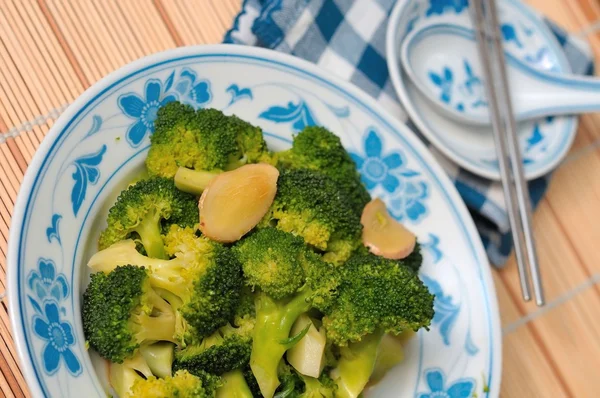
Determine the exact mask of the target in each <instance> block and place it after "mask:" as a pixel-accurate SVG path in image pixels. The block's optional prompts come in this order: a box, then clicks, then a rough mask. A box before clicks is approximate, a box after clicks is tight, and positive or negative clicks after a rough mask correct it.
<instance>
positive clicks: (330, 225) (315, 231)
mask: <svg viewBox="0 0 600 398" xmlns="http://www.w3.org/2000/svg"><path fill="white" fill-rule="evenodd" d="M262 224H263V225H275V226H276V227H277V228H278V229H280V230H282V231H285V232H290V233H292V234H294V235H298V236H301V237H302V238H303V239H304V241H305V242H306V243H308V244H310V245H312V246H314V247H316V248H317V249H319V250H323V251H325V254H324V256H323V258H324V259H325V261H328V262H330V263H334V264H341V263H343V262H344V261H345V260H346V259H347V258H348V257H349V256H350V255H351V253H352V251H353V250H354V249H355V248H356V247H357V246H358V245H359V244H360V240H361V231H362V225H361V224H360V218H359V217H358V216H357V215H356V214H355V213H354V212H353V211H352V208H351V207H350V206H349V204H348V202H347V201H346V200H344V199H343V198H342V196H341V195H340V191H339V189H338V187H337V185H336V184H335V182H334V181H333V180H331V179H330V178H329V177H327V176H325V175H324V174H321V173H319V172H317V171H311V170H306V169H298V170H285V171H284V172H282V173H281V175H280V176H279V180H278V181H277V194H276V196H275V200H274V201H273V205H272V206H271V210H270V211H269V212H268V213H267V215H266V216H265V220H264V222H263V223H262Z"/></svg>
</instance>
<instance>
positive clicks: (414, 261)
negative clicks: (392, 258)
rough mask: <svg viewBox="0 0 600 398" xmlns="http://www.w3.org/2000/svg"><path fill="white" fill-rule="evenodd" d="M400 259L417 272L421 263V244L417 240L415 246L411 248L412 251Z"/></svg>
mask: <svg viewBox="0 0 600 398" xmlns="http://www.w3.org/2000/svg"><path fill="white" fill-rule="evenodd" d="M400 261H401V262H402V264H404V265H406V266H407V267H408V268H410V269H412V270H413V271H414V272H415V273H418V272H419V270H420V269H421V265H422V264H423V254H422V253H421V245H420V244H419V242H418V241H417V243H415V248H414V249H413V251H412V253H410V254H409V255H408V257H406V258H404V259H402V260H400Z"/></svg>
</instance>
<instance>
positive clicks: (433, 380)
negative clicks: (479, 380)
mask: <svg viewBox="0 0 600 398" xmlns="http://www.w3.org/2000/svg"><path fill="white" fill-rule="evenodd" d="M425 379H426V380H427V385H428V386H429V390H430V391H431V392H428V393H420V394H419V395H418V398H469V397H471V396H472V395H473V390H475V380H473V379H471V378H468V379H467V378H463V379H458V380H456V381H455V382H454V383H452V384H450V386H448V388H446V387H445V384H446V381H445V380H444V373H443V372H442V370H441V369H437V368H433V369H427V370H426V371H425Z"/></svg>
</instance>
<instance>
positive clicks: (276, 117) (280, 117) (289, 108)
mask: <svg viewBox="0 0 600 398" xmlns="http://www.w3.org/2000/svg"><path fill="white" fill-rule="evenodd" d="M258 117H260V118H262V119H266V120H270V121H272V122H275V123H292V127H293V128H294V130H295V131H300V130H302V129H304V128H305V127H307V126H314V125H317V124H318V123H317V121H316V118H315V116H314V114H313V112H312V111H311V110H310V108H309V107H308V105H307V104H306V102H304V101H302V100H301V101H299V102H298V103H296V104H294V103H293V102H289V103H288V104H287V105H286V106H279V105H275V106H272V107H270V108H268V109H267V110H265V111H264V112H262V113H261V114H260V115H258Z"/></svg>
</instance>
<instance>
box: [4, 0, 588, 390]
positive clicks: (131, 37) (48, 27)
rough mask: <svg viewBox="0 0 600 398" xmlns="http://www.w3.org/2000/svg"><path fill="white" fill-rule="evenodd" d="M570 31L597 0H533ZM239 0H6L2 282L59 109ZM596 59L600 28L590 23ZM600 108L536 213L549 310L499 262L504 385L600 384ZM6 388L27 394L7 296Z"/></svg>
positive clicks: (221, 21) (223, 25)
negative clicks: (10, 242)
mask: <svg viewBox="0 0 600 398" xmlns="http://www.w3.org/2000/svg"><path fill="white" fill-rule="evenodd" d="M528 2H529V3H530V4H532V5H533V6H534V7H535V8H537V9H539V10H541V11H542V12H544V13H545V14H546V15H547V16H549V17H550V18H552V19H554V20H555V21H557V22H558V23H560V24H562V25H563V26H564V27H565V28H567V29H568V30H570V31H573V32H576V31H580V30H582V29H584V30H585V29H589V28H590V26H591V25H592V24H594V23H597V22H598V21H599V20H600V3H599V2H598V0H569V1H566V0H529V1H528ZM239 7H240V0H173V1H170V0H154V1H153V0H122V1H117V0H111V1H108V0H105V1H94V0H14V1H9V0H0V291H4V289H5V286H6V276H5V272H6V251H7V239H8V230H9V225H10V218H11V215H12V212H13V206H14V202H15V198H16V195H17V192H18V189H19V185H20V183H21V180H22V178H23V174H24V172H25V170H26V168H27V165H28V163H29V162H30V161H31V158H32V156H33V154H34V152H35V150H36V148H37V147H38V146H39V144H40V142H41V141H42V139H43V137H44V135H45V134H46V133H47V132H48V130H49V129H50V127H52V123H53V121H54V120H55V119H56V117H57V116H58V115H59V114H60V112H61V111H62V110H63V109H64V108H65V107H66V106H67V105H68V104H69V103H70V102H71V101H73V100H74V99H75V98H76V97H77V96H78V95H79V94H80V93H81V92H82V91H83V90H85V89H86V88H87V87H89V86H90V85H91V84H93V83H94V82H95V81H97V80H98V79H100V78H102V77H103V76H104V75H106V74H107V73H109V72H111V71H113V70H115V69H117V68H119V67H121V66H123V65H125V64H127V63H128V62H130V61H133V60H135V59H137V58H140V57H142V56H144V55H147V54H150V53H154V52H157V51H161V50H165V49H168V48H173V47H176V46H182V45H190V44H202V43H218V42H220V41H221V39H222V37H223V34H224V32H225V31H226V29H227V28H228V27H229V26H230V25H231V23H232V19H233V17H234V16H235V14H236V13H237V11H238V10H239ZM588 37H589V39H590V42H591V44H592V47H593V49H594V50H595V54H596V59H597V61H600V35H598V34H589V35H588ZM599 148H600V115H589V116H584V117H582V118H581V122H580V129H579V132H578V135H577V138H576V141H575V144H574V146H573V148H572V150H571V152H570V154H569V156H568V158H567V159H566V160H565V161H564V162H563V164H562V165H561V167H560V168H559V169H558V170H557V171H556V173H555V176H554V178H553V181H552V184H551V187H550V190H549V192H548V195H547V197H546V198H545V199H544V200H543V201H542V203H541V205H540V207H539V209H538V210H537V212H536V214H535V217H534V218H535V220H534V224H535V225H534V226H535V233H536V237H537V241H538V250H539V252H540V261H541V268H542V271H543V280H544V286H545V288H546V292H547V297H548V301H549V304H548V305H547V306H546V307H545V308H544V309H542V310H539V309H537V307H535V305H533V304H530V303H528V304H525V303H523V302H522V301H521V299H520V293H519V285H518V276H517V272H516V267H515V264H514V260H511V262H510V263H509V264H508V265H507V267H506V269H505V270H503V271H500V272H498V271H494V273H493V274H494V279H495V282H496V289H497V292H498V299H499V302H500V309H501V317H502V325H503V331H504V353H503V354H504V365H503V381H502V396H506V397H595V396H598V395H600V377H598V374H599V370H598V369H600V316H599V315H600V285H599V284H598V282H600V254H599V252H598V242H600V223H599V222H598V220H600V205H599V204H600V149H599ZM0 355H1V356H2V359H0V395H1V396H7V397H13V396H19V397H21V396H28V395H29V393H28V389H27V386H26V383H25V381H24V379H23V376H22V374H21V372H20V370H19V366H18V358H17V356H16V352H15V349H14V345H13V342H12V337H11V330H10V323H9V319H8V314H7V303H6V299H5V300H4V301H3V302H2V306H0Z"/></svg>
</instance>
